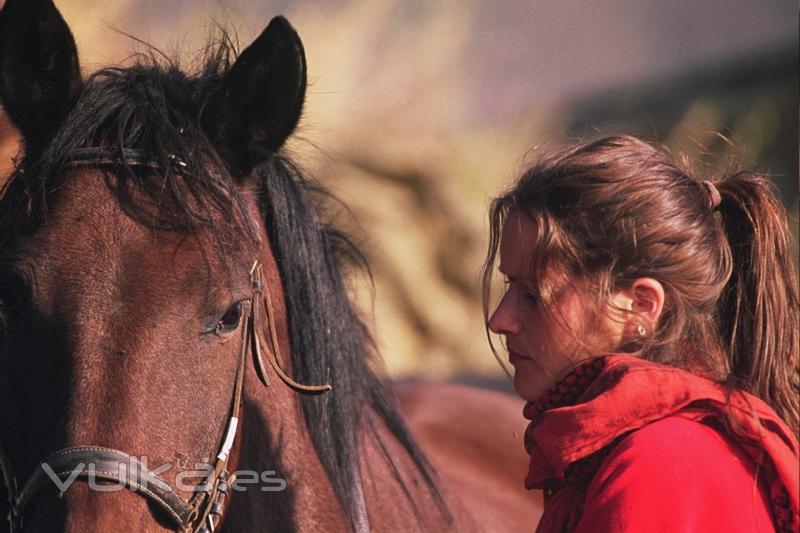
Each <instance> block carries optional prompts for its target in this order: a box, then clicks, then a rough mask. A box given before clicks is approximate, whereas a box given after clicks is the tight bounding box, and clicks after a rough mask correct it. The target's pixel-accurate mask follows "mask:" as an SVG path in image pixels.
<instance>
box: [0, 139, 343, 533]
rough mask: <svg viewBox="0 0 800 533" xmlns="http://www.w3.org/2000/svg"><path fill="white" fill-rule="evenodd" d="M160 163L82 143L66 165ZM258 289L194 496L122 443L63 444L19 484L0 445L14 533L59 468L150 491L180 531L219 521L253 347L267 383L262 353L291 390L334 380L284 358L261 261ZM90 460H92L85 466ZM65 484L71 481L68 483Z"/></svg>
mask: <svg viewBox="0 0 800 533" xmlns="http://www.w3.org/2000/svg"><path fill="white" fill-rule="evenodd" d="M169 159H170V161H171V162H172V164H173V165H174V166H175V169H176V171H178V172H185V169H186V168H187V165H186V164H185V163H184V162H183V161H181V160H180V159H178V158H176V157H170V158H169ZM121 165H127V166H131V167H140V168H147V169H151V170H159V169H161V165H160V164H158V163H157V162H156V161H154V160H153V159H152V157H150V156H149V154H147V153H146V152H143V151H140V150H129V149H123V150H110V149H107V148H84V149H79V150H76V151H75V152H74V153H73V154H72V155H71V157H70V158H69V160H68V162H67V163H66V165H65V166H66V167H78V166H96V167H118V166H121ZM250 277H251V281H252V296H251V297H250V299H249V300H246V301H244V302H243V305H244V307H245V309H244V313H243V320H244V322H243V324H240V327H241V328H242V345H241V349H240V351H239V358H238V363H237V366H236V377H235V379H234V385H233V393H232V399H231V405H230V413H229V416H228V422H227V424H226V428H227V429H226V431H225V434H224V435H223V438H222V440H221V442H220V446H219V448H218V451H217V453H216V455H215V459H214V464H213V468H211V469H209V470H208V474H207V475H206V476H205V477H204V479H203V482H202V483H200V484H198V485H197V487H196V488H195V491H194V495H193V496H192V498H191V499H190V500H189V501H185V500H184V499H182V498H181V497H180V496H179V495H178V494H177V492H176V491H175V489H174V488H173V487H172V486H171V485H169V484H168V483H167V482H165V481H163V480H161V479H159V478H158V476H157V475H156V474H155V473H154V472H153V471H152V470H150V469H148V467H147V465H146V464H144V463H142V462H141V461H139V459H137V458H136V457H134V456H132V455H129V454H127V453H125V452H123V451H120V450H115V449H111V448H105V447H102V446H93V445H84V446H72V447H69V448H65V449H62V450H59V451H57V452H55V453H53V454H51V455H50V456H49V457H47V458H46V459H44V460H43V461H42V462H40V463H39V464H38V465H37V467H36V468H35V469H34V471H33V473H32V474H31V476H30V477H29V478H28V479H27V480H26V481H25V483H24V484H23V485H22V486H21V488H20V487H19V486H18V484H17V478H16V477H15V475H14V471H13V468H12V466H11V462H10V461H9V459H8V457H7V456H6V454H5V452H4V451H3V449H2V446H0V470H2V473H3V481H4V483H5V485H6V489H7V491H8V505H9V508H10V509H9V515H8V521H9V523H10V531H11V533H19V532H21V531H22V530H23V525H24V524H23V515H24V513H25V510H26V508H27V507H28V506H29V505H30V504H31V502H32V501H33V499H34V498H35V497H36V496H37V495H38V494H39V493H40V492H41V491H42V490H43V489H44V488H45V487H47V486H48V485H49V484H50V483H53V480H52V478H51V476H53V475H55V476H58V478H59V479H60V480H61V481H62V482H63V481H65V480H67V479H72V480H74V479H76V478H82V477H89V476H94V478H95V479H100V480H106V481H112V482H116V483H119V484H120V485H124V486H125V488H127V489H129V490H131V491H133V492H135V493H137V494H141V495H142V496H143V497H144V498H145V499H147V500H148V501H150V502H152V503H154V504H155V505H156V506H157V507H158V508H160V509H162V510H163V511H164V512H165V514H166V515H167V516H169V517H170V519H171V520H172V522H173V525H174V526H175V528H176V530H177V531H180V532H185V533H189V532H192V533H210V532H213V531H214V530H215V529H216V527H217V526H218V525H219V523H220V521H221V519H222V514H223V513H224V511H225V498H226V496H227V494H228V492H229V491H230V486H231V483H233V482H234V476H232V475H231V474H229V473H228V458H229V456H230V451H231V448H232V447H233V443H234V440H235V439H236V434H237V428H238V425H239V418H238V417H239V411H240V409H241V404H242V386H243V383H244V374H245V369H246V367H247V364H246V363H247V353H248V349H249V350H250V351H251V352H252V354H253V360H254V366H255V369H256V373H257V375H258V377H259V379H260V380H261V382H262V383H263V384H264V385H269V384H270V382H269V378H268V377H267V371H266V368H265V366H264V354H266V359H267V361H268V362H269V365H270V366H271V367H272V370H273V371H274V372H275V373H276V374H277V375H278V377H279V378H280V379H281V381H283V382H284V383H285V384H286V385H288V386H289V387H290V388H291V389H292V390H294V391H296V392H299V393H303V394H309V395H319V394H324V393H326V392H328V391H330V390H331V388H332V387H331V386H330V385H302V384H300V383H297V382H296V381H294V380H293V379H292V378H291V377H289V376H288V375H287V374H286V372H285V371H284V369H283V367H282V366H281V362H280V361H281V353H280V346H279V343H278V337H277V330H276V326H275V318H274V312H273V308H272V301H271V298H270V294H269V291H268V290H267V289H266V287H265V286H264V283H263V273H262V265H261V264H259V263H258V261H256V262H254V263H253V267H252V269H251V271H250ZM264 313H266V321H267V324H268V326H269V333H270V344H271V346H272V350H270V349H269V348H268V347H267V346H266V345H265V344H264V343H263V341H262V338H261V337H262V333H263V332H262V324H263V320H264V315H263V314H264ZM87 465H93V468H89V469H87V468H86V467H87ZM65 490H66V489H65Z"/></svg>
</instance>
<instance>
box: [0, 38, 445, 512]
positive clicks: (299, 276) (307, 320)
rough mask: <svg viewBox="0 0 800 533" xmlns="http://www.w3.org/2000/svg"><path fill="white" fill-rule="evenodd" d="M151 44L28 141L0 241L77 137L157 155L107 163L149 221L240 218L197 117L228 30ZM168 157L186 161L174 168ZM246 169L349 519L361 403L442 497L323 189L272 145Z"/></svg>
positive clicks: (7, 196) (231, 180)
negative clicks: (154, 168)
mask: <svg viewBox="0 0 800 533" xmlns="http://www.w3.org/2000/svg"><path fill="white" fill-rule="evenodd" d="M158 55H159V54H156V53H151V54H147V55H144V54H143V55H137V56H134V57H133V58H132V59H131V60H130V61H131V63H132V64H131V65H130V66H126V67H125V68H106V69H103V70H100V71H98V72H96V73H95V74H93V75H91V76H90V77H89V78H88V79H86V80H85V82H84V88H83V90H82V93H81V95H80V97H79V98H78V100H77V101H76V102H75V105H74V107H73V109H72V111H71V112H70V114H69V115H68V116H67V117H66V118H65V119H64V121H63V123H62V124H61V125H60V126H59V127H57V129H56V131H55V133H54V135H53V136H52V138H51V139H49V140H48V141H47V142H44V143H41V145H40V146H30V147H27V148H28V153H27V154H26V155H25V157H24V158H23V159H22V161H20V162H19V164H18V166H17V169H16V171H15V173H14V174H13V175H12V177H11V178H10V180H9V182H8V183H7V185H6V189H5V191H3V194H1V195H0V227H2V228H3V236H0V248H2V247H3V246H4V244H5V243H4V242H3V241H5V240H6V237H7V236H11V235H16V236H17V237H18V236H19V235H20V234H24V233H26V232H31V231H34V230H35V228H36V226H37V225H38V223H39V222H40V221H41V220H42V218H43V217H46V216H47V205H48V202H50V201H52V197H53V195H54V194H57V191H58V189H59V184H60V183H61V181H62V180H64V179H68V176H69V174H68V173H64V172H63V168H64V166H65V165H67V164H68V162H69V160H70V157H71V155H72V154H73V153H74V152H75V150H76V149H81V148H87V147H95V146H104V147H108V148H113V149H123V148H124V149H135V150H142V151H144V152H147V154H148V155H149V157H151V158H152V159H153V160H154V161H156V162H158V163H159V167H160V168H161V169H162V171H161V172H157V173H156V174H157V175H158V176H157V179H156V181H154V178H153V176H152V174H150V173H143V172H141V171H137V169H136V168H132V167H130V166H127V165H125V164H120V165H118V167H117V168H116V172H115V188H116V189H117V191H118V192H119V198H120V202H121V204H122V206H123V208H124V209H126V208H127V210H128V211H129V212H131V213H136V212H137V209H136V206H135V205H130V203H131V202H132V201H133V200H132V195H130V194H129V193H130V192H131V191H133V190H136V191H144V192H145V193H146V194H147V195H149V196H150V197H151V198H152V199H153V200H154V205H157V206H158V207H159V209H158V211H159V215H160V216H159V217H158V220H157V221H155V222H154V223H157V224H159V225H162V224H166V225H168V226H170V227H171V228H172V229H183V230H184V231H187V230H191V229H193V228H197V227H200V226H204V225H211V224H218V223H219V222H218V221H219V218H220V217H219V215H220V214H221V215H222V218H224V219H229V220H236V219H237V218H238V217H237V213H238V212H240V210H241V209H242V206H243V200H242V197H241V193H240V192H239V188H238V183H237V178H236V177H234V176H231V175H230V173H229V172H228V171H227V170H226V167H225V165H224V163H223V161H221V159H220V156H219V155H218V154H217V152H216V150H215V149H214V147H213V146H211V144H210V143H209V141H208V140H207V138H206V136H205V134H204V133H203V131H202V129H201V127H200V115H201V113H202V110H203V108H204V105H205V103H206V102H207V100H208V98H209V96H210V95H211V94H212V93H213V92H214V91H215V90H216V89H217V87H219V85H220V83H221V80H222V77H223V75H224V73H225V72H226V71H227V70H228V69H229V68H230V66H231V64H232V62H233V60H234V58H235V55H236V52H235V49H234V47H233V45H231V43H230V41H229V40H228V39H224V38H223V39H220V40H218V41H217V42H214V43H213V44H212V45H210V46H209V47H208V48H207V51H206V53H205V55H204V56H203V60H202V61H201V63H200V67H199V68H197V69H195V71H196V73H195V74H191V75H187V74H185V73H184V72H183V71H182V70H181V68H180V67H179V66H178V64H177V63H176V62H172V61H169V60H167V59H166V58H165V57H164V56H163V55H162V56H160V57H158ZM174 158H179V159H180V160H182V161H183V162H185V164H186V165H187V166H186V167H184V168H180V169H175V166H174ZM209 169H213V171H209ZM254 172H255V176H256V178H257V179H256V181H257V192H258V199H259V202H260V206H261V210H262V213H263V216H264V219H265V220H264V223H265V227H266V228H267V231H268V234H269V239H270V243H271V245H272V249H273V252H274V254H275V258H276V260H277V263H278V266H279V268H280V274H281V277H282V281H283V284H284V289H285V291H284V292H285V295H286V305H287V312H288V323H289V330H290V340H291V347H292V358H293V368H294V369H295V374H296V378H297V379H298V380H299V381H300V382H305V383H332V384H334V391H335V392H334V393H333V394H328V395H325V396H323V397H322V398H312V399H303V400H302V409H303V412H304V415H305V418H306V420H307V421H311V423H308V424H307V427H308V431H309V433H310V435H311V439H312V441H313V443H314V446H315V448H316V451H317V453H318V455H319V457H320V459H321V461H322V464H323V466H324V468H325V470H326V472H327V473H328V476H329V477H330V480H331V482H332V485H333V488H334V490H335V492H336V494H337V496H338V498H339V499H340V501H341V502H342V505H343V507H344V509H345V512H346V513H347V515H348V517H349V519H350V523H351V526H353V527H355V524H356V521H357V515H356V513H357V512H358V511H357V507H358V501H359V499H358V498H359V496H358V494H359V492H358V487H357V484H356V472H357V470H356V465H357V464H358V447H357V445H356V443H357V442H358V438H357V433H358V431H359V430H360V429H361V428H370V427H373V424H374V423H375V421H370V420H369V419H367V418H365V417H367V416H368V413H369V411H367V410H365V409H364V406H365V405H369V406H370V407H371V408H372V410H371V412H373V413H375V414H377V416H378V417H379V418H380V419H381V420H382V423H385V424H386V425H387V426H388V428H389V429H390V430H391V432H392V433H393V434H394V435H395V437H396V438H397V439H398V440H399V442H400V443H402V445H403V446H404V447H405V448H406V449H407V450H408V452H409V454H410V456H411V457H412V459H413V461H414V462H415V463H416V465H417V466H418V468H419V470H420V472H422V474H423V476H424V478H425V479H426V480H427V482H428V484H429V487H430V488H431V490H432V493H433V494H434V496H435V499H436V501H437V502H439V503H440V504H441V499H440V496H439V494H438V491H436V489H435V485H434V482H433V480H432V477H431V475H430V474H429V466H428V465H427V463H426V461H425V459H424V457H423V456H422V454H421V453H420V452H419V450H418V448H417V446H416V445H415V443H414V442H413V440H412V439H411V436H410V435H409V433H408V431H407V430H406V428H405V426H404V424H403V422H402V420H401V418H400V416H399V415H398V413H397V411H396V408H395V406H394V404H393V401H392V394H391V392H390V391H389V390H388V387H387V386H386V385H385V384H384V382H383V381H382V380H381V379H379V377H378V376H377V375H376V374H375V372H374V371H373V369H372V368H371V366H370V364H369V361H370V360H371V357H372V354H373V352H374V343H373V341H372V339H371V337H370V334H369V332H368V331H367V329H366V327H365V325H364V324H363V322H362V321H361V320H360V318H359V316H358V315H357V313H356V311H355V310H354V308H353V305H352V303H351V301H350V298H349V296H348V290H347V286H346V283H345V280H344V277H343V275H342V271H341V264H340V263H341V262H342V261H343V259H345V258H348V257H349V258H354V257H355V258H357V259H359V262H363V259H360V258H361V255H360V254H359V252H358V250H357V249H356V248H355V246H354V245H353V244H352V243H351V241H350V240H348V238H347V237H346V235H344V234H343V233H342V232H340V231H339V230H337V229H336V228H335V227H333V226H332V225H329V224H326V223H324V222H323V221H322V220H321V218H322V215H321V211H320V209H319V207H320V204H319V202H320V201H324V200H325V198H326V196H327V193H325V190H324V189H323V188H322V187H321V186H320V185H319V184H318V183H316V182H315V181H313V180H311V179H309V178H307V177H305V176H304V175H303V173H302V172H301V171H300V170H299V169H298V167H296V166H295V165H294V164H293V163H292V162H291V161H290V160H289V159H288V158H286V157H284V156H282V155H280V154H276V155H275V156H273V157H272V159H271V160H269V161H268V162H267V163H265V164H263V165H261V166H260V167H257V168H256V169H255V171H254ZM239 179H241V178H239ZM215 215H216V216H215ZM215 227H216V226H215ZM369 416H372V415H371V414H370V415H369ZM385 455H386V460H387V461H389V462H390V464H392V459H391V458H390V457H389V456H388V454H386V453H385ZM392 468H393V469H394V467H392ZM394 471H395V472H397V470H396V469H394ZM409 496H410V495H409Z"/></svg>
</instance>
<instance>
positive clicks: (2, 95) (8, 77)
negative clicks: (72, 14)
mask: <svg viewBox="0 0 800 533" xmlns="http://www.w3.org/2000/svg"><path fill="white" fill-rule="evenodd" d="M80 89H81V73H80V66H79V64H78V50H77V48H76V47H75V40H74V39H73V37H72V33H71V32H70V31H69V27H68V26H67V23H66V22H64V19H63V18H62V17H61V14H60V13H59V12H58V10H57V9H56V7H55V5H53V2H52V1H51V0H6V3H5V5H4V6H3V10H2V11H0V100H2V103H3V107H4V108H5V110H6V113H8V116H9V118H10V119H11V122H12V123H13V124H14V125H15V126H16V127H17V128H18V129H19V130H20V132H21V133H22V135H23V137H24V138H25V141H26V143H28V144H29V143H31V142H36V141H39V140H42V139H43V137H44V136H45V135H47V134H48V133H49V132H50V131H52V130H53V129H54V126H57V124H58V122H60V121H61V119H63V118H64V116H65V115H66V114H67V112H68V111H69V110H70V108H71V107H72V104H73V103H74V101H75V99H76V98H77V96H78V94H79V93H80Z"/></svg>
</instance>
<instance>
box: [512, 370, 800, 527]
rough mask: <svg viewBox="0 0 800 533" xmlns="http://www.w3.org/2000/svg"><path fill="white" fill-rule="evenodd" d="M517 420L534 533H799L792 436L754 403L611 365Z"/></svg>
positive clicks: (578, 378) (681, 374) (562, 387)
mask: <svg viewBox="0 0 800 533" xmlns="http://www.w3.org/2000/svg"><path fill="white" fill-rule="evenodd" d="M525 416H526V417H527V418H529V419H531V424H530V425H529V426H528V430H527V431H526V435H525V447H526V449H527V450H528V453H529V454H530V456H531V462H530V469H529V472H528V476H527V478H526V480H525V485H526V487H527V488H529V489H544V496H545V507H544V514H543V515H542V520H541V521H540V523H539V527H538V529H537V531H539V532H548V533H549V532H563V531H581V532H588V531H634V532H639V531H675V532H677V531H680V532H690V531H698V532H700V531H702V532H707V531H725V532H736V531H742V532H745V531H747V532H750V531H772V530H777V531H792V532H797V531H798V530H800V529H799V528H800V520H799V519H798V516H800V501H799V500H800V496H799V493H800V479H798V478H800V463H799V462H798V456H799V454H800V451H798V443H797V438H796V437H795V436H794V435H793V433H792V432H791V430H789V428H788V427H787V426H786V425H785V424H784V423H783V421H782V420H780V418H779V417H778V416H777V415H776V414H775V412H774V411H773V410H772V409H771V408H770V407H769V406H767V405H766V404H765V403H764V402H762V401H761V400H759V399H758V398H755V397H754V396H751V395H749V394H745V393H740V392H737V393H735V394H732V395H731V394H728V393H727V391H726V389H725V388H724V387H722V386H720V385H718V384H715V383H713V382H711V381H708V380H706V379H703V378H701V377H698V376H695V375H693V374H690V373H688V372H685V371H683V370H679V369H676V368H672V367H668V366H664V365H659V364H656V363H652V362H648V361H644V360H641V359H638V358H635V357H630V356H624V355H612V356H607V357H604V358H599V359H594V360H592V361H590V362H587V363H585V364H583V365H581V366H580V367H578V368H577V369H575V371H573V372H572V373H571V374H570V375H568V376H567V377H566V378H564V379H563V380H561V381H560V382H559V383H558V384H557V385H556V386H555V387H554V388H553V389H552V390H551V391H550V392H548V393H547V394H546V395H545V396H544V397H543V398H541V399H539V400H537V401H536V402H531V403H529V404H528V405H527V406H526V407H525Z"/></svg>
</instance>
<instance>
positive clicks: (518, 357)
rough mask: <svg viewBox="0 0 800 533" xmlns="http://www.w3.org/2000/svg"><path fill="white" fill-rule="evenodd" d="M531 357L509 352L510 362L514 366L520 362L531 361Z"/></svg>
mask: <svg viewBox="0 0 800 533" xmlns="http://www.w3.org/2000/svg"><path fill="white" fill-rule="evenodd" d="M529 359H530V357H526V356H524V355H522V354H520V353H517V352H511V351H510V352H508V362H509V363H511V364H512V365H513V364H516V363H519V362H520V361H525V360H529Z"/></svg>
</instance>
